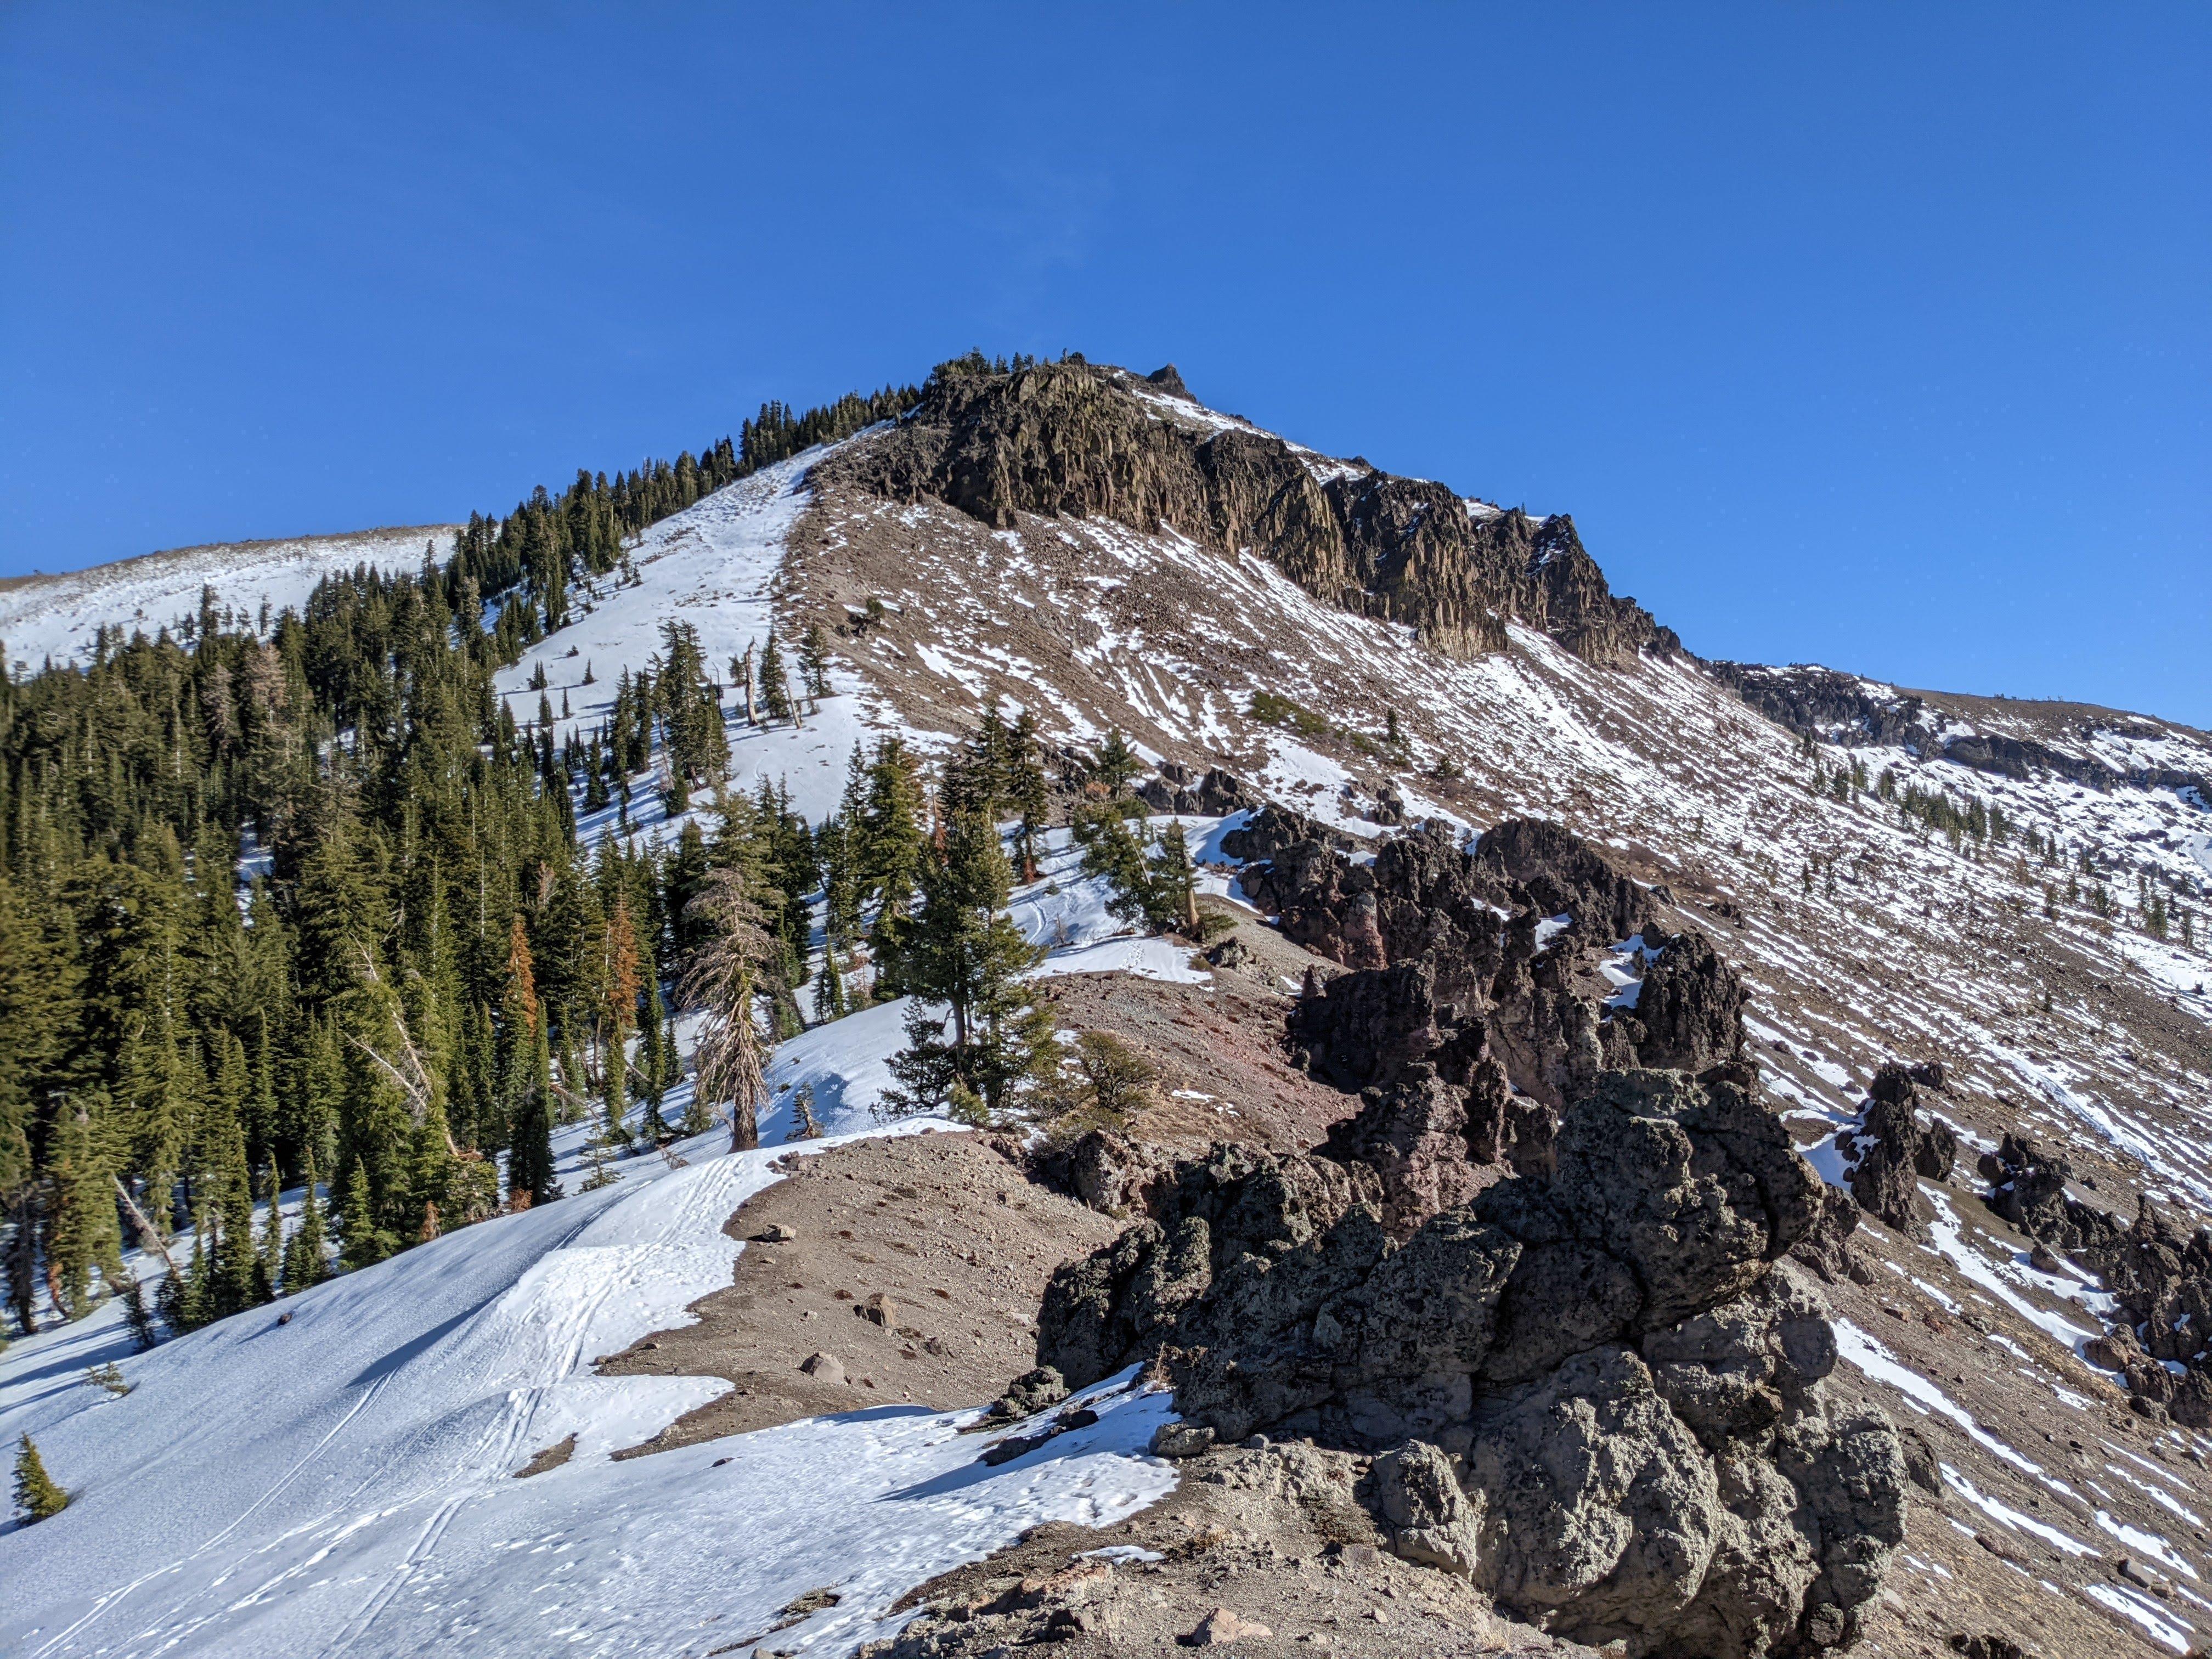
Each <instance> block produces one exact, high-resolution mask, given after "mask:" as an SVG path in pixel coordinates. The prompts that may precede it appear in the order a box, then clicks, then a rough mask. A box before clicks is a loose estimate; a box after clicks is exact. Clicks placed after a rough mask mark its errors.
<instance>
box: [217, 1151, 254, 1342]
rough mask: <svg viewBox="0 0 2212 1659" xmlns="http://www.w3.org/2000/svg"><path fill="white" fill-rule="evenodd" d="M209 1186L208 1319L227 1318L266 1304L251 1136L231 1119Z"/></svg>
mask: <svg viewBox="0 0 2212 1659" xmlns="http://www.w3.org/2000/svg"><path fill="white" fill-rule="evenodd" d="M212 1176H213V1179H212V1180H211V1182H210V1186H211V1187H212V1188H213V1190H214V1194H215V1218H216V1236H215V1242H214V1245H213V1247H212V1249H210V1253H209V1279H208V1290H207V1297H206V1306H205V1309H204V1312H205V1315H206V1316H207V1317H208V1318H210V1319H223V1318H228V1316H230V1315H232V1314H234V1313H237V1312H239V1311H240V1310H242V1309H246V1308H250V1307H252V1306H253V1305H254V1304H256V1303H257V1302H258V1301H259V1300H260V1299H261V1298H260V1297H259V1295H258V1293H257V1292H258V1268H259V1267H260V1255H259V1252H258V1249H257V1242H256V1240H255V1238H254V1237H253V1186H252V1175H251V1172H250V1171H249V1170H248V1167H247V1165H246V1132H245V1131H244V1129H243V1128H241V1127H240V1125H239V1122H238V1120H237V1119H236V1118H235V1117H229V1118H228V1119H227V1121H225V1122H224V1123H223V1125H222V1129H221V1132H220V1146H219V1148H218V1152H217V1162H216V1164H215V1167H214V1169H213V1171H212Z"/></svg>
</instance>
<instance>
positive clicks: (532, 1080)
mask: <svg viewBox="0 0 2212 1659" xmlns="http://www.w3.org/2000/svg"><path fill="white" fill-rule="evenodd" d="M500 1042H501V1049H502V1054H503V1056H504V1062H505V1063H504V1065H503V1066H502V1068H501V1096H502V1101H503V1104H504V1106H505V1108H506V1110H507V1116H508V1121H509V1122H510V1123H511V1124H512V1125H513V1129H512V1132H511V1135H510V1139H509V1143H508V1144H509V1148H510V1150H509V1152H508V1155H507V1194H508V1202H509V1203H510V1204H511V1205H513V1207H515V1208H517V1209H526V1208H527V1207H529V1206H531V1205H533V1204H545V1203H550V1202H551V1201H552V1200H554V1199H555V1198H557V1197H558V1196H559V1195H560V1188H559V1187H558V1186H557V1185H556V1182H554V1179H553V1073H552V1060H551V1053H550V1049H549V1048H548V1046H547V1042H546V1036H545V1020H544V1010H543V1008H542V1007H541V1006H540V1005H539V1003H538V981H537V976H536V973H535V969H534V963H533V962H532V957H531V953H530V937H529V934H528V933H526V931H525V930H524V927H523V925H522V916H521V915H520V912H518V913H517V914H516V915H515V916H514V918H513V921H512V923H511V925H510V927H509V929H508V933H507V969H506V984H505V988H504V990H503V991H502V993H501V1003H500Z"/></svg>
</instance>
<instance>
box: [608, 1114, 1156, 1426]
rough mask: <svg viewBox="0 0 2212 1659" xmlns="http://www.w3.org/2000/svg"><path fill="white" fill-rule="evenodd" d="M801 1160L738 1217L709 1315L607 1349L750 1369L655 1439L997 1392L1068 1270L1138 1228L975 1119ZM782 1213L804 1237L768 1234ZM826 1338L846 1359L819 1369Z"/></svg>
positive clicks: (624, 1356) (621, 1362)
mask: <svg viewBox="0 0 2212 1659" xmlns="http://www.w3.org/2000/svg"><path fill="white" fill-rule="evenodd" d="M789 1162H790V1167H791V1171H792V1173H791V1176H790V1178H789V1179H787V1180H786V1181H782V1182H778V1183H777V1184H776V1185H775V1186H773V1187H770V1188H769V1189H768V1190H767V1191H765V1192H763V1193H762V1194H758V1195H757V1197H755V1198H753V1199H751V1200H749V1201H747V1203H746V1204H745V1205H744V1207H743V1208H741V1209H740V1210H739V1211H738V1212H737V1214H735V1215H734V1216H732V1218H730V1220H729V1222H728V1223H727V1224H726V1226H725V1228H724V1231H726V1232H727V1233H729V1234H730V1235H731V1237H735V1238H743V1239H746V1240H748V1241H750V1242H748V1243H747V1244H746V1246H745V1249H744V1253H743V1254H742V1255H739V1256H738V1262H737V1267H736V1270H735V1273H734V1276H733V1279H732V1284H731V1285H730V1288H729V1289H727V1290H726V1291H716V1292H714V1295H712V1296H709V1297H705V1298H703V1299H702V1300H701V1301H699V1302H696V1303H694V1304H692V1308H691V1311H692V1312H693V1313H694V1314H695V1315H696V1316H697V1323H696V1324H691V1325H686V1326H684V1327H681V1328H678V1329H676V1330H671V1331H663V1332H660V1333H659V1334H657V1335H654V1336H650V1337H647V1338H646V1339H645V1340H643V1341H641V1342H639V1343H637V1344H636V1345H635V1346H632V1347H630V1348H629V1349H627V1350H625V1351H624V1352H622V1353H619V1354H615V1355H612V1356H610V1357H609V1358H606V1359H605V1360H603V1361H602V1362H601V1364H600V1367H599V1369H600V1371H601V1373H602V1374H603V1375H605V1376H640V1375H647V1376H650V1375H667V1376H720V1377H726V1378H727V1379H728V1380H729V1381H730V1382H732V1383H734V1384H735V1385H736V1386H735V1388H734V1389H732V1391H731V1392H730V1393H728V1394H726V1395H723V1396H722V1397H721V1398H720V1399H719V1400H717V1401H714V1402H713V1403H712V1404H711V1405H708V1406H705V1407H701V1408H700V1409H699V1410H697V1411H695V1412H692V1413H689V1414H688V1415H686V1416H684V1417H682V1418H680V1419H678V1420H677V1421H676V1422H675V1423H673V1424H671V1425H670V1426H669V1427H668V1428H667V1429H666V1430H665V1431H663V1432H662V1433H661V1434H660V1435H659V1436H658V1437H656V1438H654V1439H653V1440H651V1441H649V1442H647V1443H646V1444H645V1445H643V1446H641V1447H640V1448H638V1451H640V1452H648V1451H659V1450H663V1449H666V1448H669V1447H671V1446H682V1445H690V1444H691V1443H694V1442H696V1441H701V1440H711V1439H713V1438H714V1437H716V1436H718V1435H725V1434H738V1433H743V1432H744V1431H747V1430H750V1429H763V1428H769V1427H771V1426H773V1425H775V1424H778V1423H789V1422H793V1421H795V1420H796V1419H799V1418H802V1417H812V1416H817V1415H819V1414H822V1413H829V1412H842V1411H850V1410H853V1409H854V1408H855V1407H862V1406H872V1405H879V1404H883V1403H886V1402H890V1401H914V1402H916V1403H918V1404H921V1405H925V1406H929V1407H935V1408H938V1409H946V1408H950V1407H960V1406H978V1405H984V1404H987V1403H988V1402H989V1401H992V1400H994V1399H995V1398H997V1397H998V1395H999V1394H1000V1390H1002V1389H1004V1388H1005V1387H1006V1383H1008V1382H1009V1381H1011V1380H1012V1378H1014V1377H1016V1376H1019V1375H1021V1373H1022V1372H1024V1371H1025V1370H1029V1369H1030V1367H1031V1366H1032V1365H1034V1364H1036V1345H1035V1334H1036V1310H1037V1302H1038V1298H1039V1297H1041V1296H1042V1293H1043V1291H1044V1283H1045V1280H1046V1279H1048V1277H1050V1275H1051V1273H1052V1270H1053V1269H1054V1267H1058V1266H1059V1265H1060V1263H1061V1262H1062V1261H1066V1259H1067V1258H1069V1257H1070V1256H1074V1255H1085V1254H1087V1253H1088V1252H1089V1251H1091V1250H1092V1249H1096V1248H1097V1246H1098V1245H1100V1244H1102V1243H1105V1242H1106V1241H1107V1240H1108V1239H1109V1238H1111V1237H1114V1235H1115V1233H1116V1232H1118V1231H1120V1230H1121V1227H1120V1224H1119V1223H1117V1222H1114V1221H1110V1220H1109V1219H1107V1218H1105V1217H1103V1216H1099V1215H1094V1214H1093V1213H1091V1211H1089V1210H1087V1209H1085V1208H1084V1207H1083V1206H1081V1205H1080V1204H1078V1203H1076V1202H1075V1201H1074V1200H1071V1199H1066V1198H1063V1197H1061V1196H1060V1195H1059V1194H1056V1193H1050V1192H1047V1191H1046V1190H1044V1189H1043V1188H1040V1187H1035V1186H1032V1185H1031V1184H1030V1182H1028V1181H1027V1180H1025V1179H1024V1177H1023V1176H1022V1174H1021V1172H1020V1171H1019V1170H1016V1169H1015V1168H1014V1167H1013V1166H1012V1164H1008V1163H1007V1162H1006V1159H1005V1158H1001V1157H1000V1155H999V1154H998V1153H996V1152H993V1151H992V1150H991V1148H990V1147H989V1146H987V1145H985V1144H984V1143H983V1142H982V1141H981V1139H979V1138H978V1137H976V1136H975V1135H969V1134H935V1133H921V1134H915V1135H907V1136H901V1137H897V1138H895V1139H871V1140H863V1141H857V1142H854V1143H851V1144H849V1145H847V1146H839V1147H836V1148H834V1149H832V1150H831V1151H829V1152H822V1153H818V1154H813V1153H800V1154H795V1155H794V1156H793V1157H792V1158H791V1159H790V1160H789ZM779 1229H781V1231H782V1232H783V1233H785V1234H787V1235H788V1237H787V1238H786V1239H785V1241H784V1242H781V1243H770V1242H768V1241H769V1238H770V1237H773V1236H774V1235H775V1232H776V1231H777V1230H779ZM878 1297H880V1298H882V1300H881V1301H877V1300H876V1298H878ZM817 1353H824V1354H829V1355H832V1356H834V1357H835V1358H836V1362H837V1364H836V1367H835V1368H834V1369H832V1368H823V1369H822V1370H817V1371H816V1372H812V1373H810V1372H807V1371H803V1370H800V1369H799V1366H800V1365H801V1364H803V1363H805V1361H806V1360H807V1359H808V1358H811V1356H812V1355H814V1354H817ZM629 1455H636V1454H635V1453H632V1454H629Z"/></svg>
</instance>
